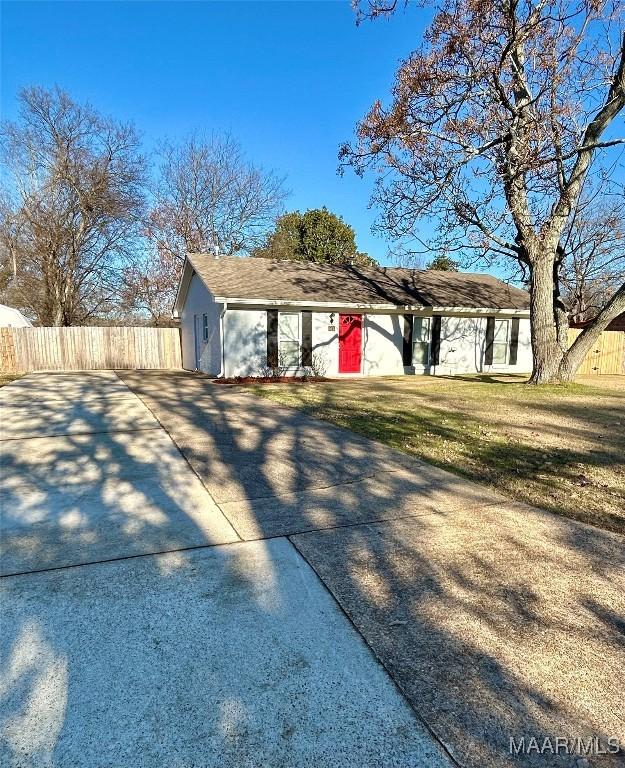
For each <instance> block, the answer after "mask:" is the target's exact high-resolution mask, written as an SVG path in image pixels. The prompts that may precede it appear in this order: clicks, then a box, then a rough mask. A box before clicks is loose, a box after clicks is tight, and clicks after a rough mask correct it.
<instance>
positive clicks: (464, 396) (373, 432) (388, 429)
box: [245, 376, 625, 533]
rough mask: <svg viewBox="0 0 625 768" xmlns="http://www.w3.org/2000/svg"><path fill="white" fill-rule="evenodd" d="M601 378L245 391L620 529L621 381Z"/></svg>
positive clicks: (411, 381) (624, 394) (623, 461)
mask: <svg viewBox="0 0 625 768" xmlns="http://www.w3.org/2000/svg"><path fill="white" fill-rule="evenodd" d="M610 378H611V379H612V381H611V382H607V386H606V385H605V384H604V385H603V386H595V384H594V383H593V384H592V385H588V384H586V383H584V384H571V385H567V386H545V387H531V386H527V385H526V384H524V383H521V380H520V379H519V378H518V377H512V376H510V377H500V378H493V377H488V376H483V377H477V376H466V377H463V378H462V379H459V378H455V379H451V378H442V377H441V378H434V377H419V378H417V377H411V376H406V377H397V378H395V377H390V378H377V379H358V380H356V379H351V380H344V381H331V382H323V383H310V384H306V385H305V386H302V385H301V384H300V385H292V384H286V385H273V384H266V385H262V384H258V385H252V386H250V387H246V388H245V389H246V390H247V391H252V392H254V393H256V394H258V395H261V396H262V397H266V398H269V399H270V400H275V401H277V402H280V403H283V404H285V405H291V406H295V407H296V408H301V409H302V410H304V411H306V412H307V413H309V414H310V415H311V416H314V417H316V418H320V419H325V420H327V421H330V422H332V423H333V424H338V425H339V426H342V427H347V428H348V429H351V430H353V431H354V432H358V433H360V434H362V435H366V436H367V437H371V438H374V439H376V440H381V441H382V442H384V443H387V444H388V445H390V446H392V447H393V448H397V449H399V450H401V451H404V452H405V453H410V454H412V455H414V456H417V457H419V458H420V459H424V460H425V461H428V462H431V463H432V464H436V465H437V466H439V467H444V468H446V469H449V470H450V471H452V472H455V473H457V474H460V475H464V476H465V477H469V478H471V479H472V480H475V481H477V482H481V483H486V484H487V485H491V486H493V487H495V488H496V489H497V490H499V491H501V492H502V493H504V494H507V495H508V496H510V497H511V498H515V499H519V500H521V501H525V502H528V503H530V504H534V505H536V506H539V507H543V508H544V509H550V510H552V511H554V512H558V513H560V514H563V515H567V516H568V517H572V518H575V519H578V520H583V521H584V522H587V523H592V524H594V525H598V526H600V527H602V528H607V529H610V530H614V531H619V532H621V533H625V379H623V377H618V378H617V377H610ZM602 384H603V382H602Z"/></svg>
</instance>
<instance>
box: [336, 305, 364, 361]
mask: <svg viewBox="0 0 625 768" xmlns="http://www.w3.org/2000/svg"><path fill="white" fill-rule="evenodd" d="M361 357H362V315H339V373H360V362H361Z"/></svg>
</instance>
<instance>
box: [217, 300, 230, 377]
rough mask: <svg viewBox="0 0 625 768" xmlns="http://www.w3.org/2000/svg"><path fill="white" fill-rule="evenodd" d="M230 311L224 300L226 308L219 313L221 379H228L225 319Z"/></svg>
mask: <svg viewBox="0 0 625 768" xmlns="http://www.w3.org/2000/svg"><path fill="white" fill-rule="evenodd" d="M227 309H228V302H227V301H225V300H224V306H223V309H222V310H221V312H220V313H219V335H220V336H221V372H220V374H219V378H222V379H225V378H226V340H225V338H224V317H225V315H226V310H227Z"/></svg>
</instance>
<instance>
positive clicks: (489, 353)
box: [484, 317, 495, 365]
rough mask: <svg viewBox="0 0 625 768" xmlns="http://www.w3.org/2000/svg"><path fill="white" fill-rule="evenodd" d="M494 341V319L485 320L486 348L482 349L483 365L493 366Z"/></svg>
mask: <svg viewBox="0 0 625 768" xmlns="http://www.w3.org/2000/svg"><path fill="white" fill-rule="evenodd" d="M494 341H495V318H494V317H489V318H487V320H486V347H485V348H484V365H492V364H493V343H494Z"/></svg>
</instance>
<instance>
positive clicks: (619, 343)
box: [569, 328, 625, 375]
mask: <svg viewBox="0 0 625 768" xmlns="http://www.w3.org/2000/svg"><path fill="white" fill-rule="evenodd" d="M580 333H581V330H580V329H578V328H570V329H569V345H571V344H572V343H573V342H574V341H575V339H576V338H577V337H578V336H579V334H580ZM577 372H578V373H579V374H597V375H598V374H604V375H606V374H612V375H614V374H625V331H604V332H603V333H602V334H601V335H600V336H599V338H598V339H597V341H596V342H595V343H594V345H593V347H592V349H591V350H590V352H589V353H588V354H587V355H586V357H585V358H584V362H583V363H582V364H581V366H580V367H579V369H578V371H577Z"/></svg>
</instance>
